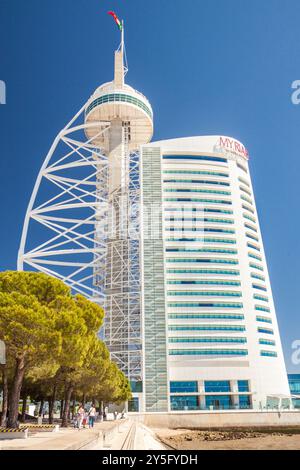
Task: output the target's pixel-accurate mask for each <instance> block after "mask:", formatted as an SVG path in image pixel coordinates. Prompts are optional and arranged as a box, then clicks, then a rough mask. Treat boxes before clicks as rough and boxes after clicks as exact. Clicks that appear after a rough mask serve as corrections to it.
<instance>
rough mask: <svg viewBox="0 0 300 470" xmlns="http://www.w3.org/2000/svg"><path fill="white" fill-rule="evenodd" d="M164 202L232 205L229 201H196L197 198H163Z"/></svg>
mask: <svg viewBox="0 0 300 470" xmlns="http://www.w3.org/2000/svg"><path fill="white" fill-rule="evenodd" d="M164 201H165V202H201V203H203V204H206V203H211V204H228V205H230V206H231V205H232V202H231V201H227V200H226V201H225V200H224V199H198V198H189V197H178V198H175V197H165V198H164Z"/></svg>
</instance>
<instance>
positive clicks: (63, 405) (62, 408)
mask: <svg viewBox="0 0 300 470" xmlns="http://www.w3.org/2000/svg"><path fill="white" fill-rule="evenodd" d="M64 407H65V401H64V400H60V419H63V414H64Z"/></svg>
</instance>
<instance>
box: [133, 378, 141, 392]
mask: <svg viewBox="0 0 300 470" xmlns="http://www.w3.org/2000/svg"><path fill="white" fill-rule="evenodd" d="M130 387H131V391H132V392H133V393H142V392H143V382H141V381H136V380H132V381H130Z"/></svg>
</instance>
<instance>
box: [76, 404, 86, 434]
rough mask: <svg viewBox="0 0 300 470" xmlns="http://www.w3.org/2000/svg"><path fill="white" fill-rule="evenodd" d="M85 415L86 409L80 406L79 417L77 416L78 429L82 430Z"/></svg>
mask: <svg viewBox="0 0 300 470" xmlns="http://www.w3.org/2000/svg"><path fill="white" fill-rule="evenodd" d="M84 413H85V411H84V408H83V406H82V405H80V406H79V408H78V416H77V423H78V429H81V428H82V422H83V418H84Z"/></svg>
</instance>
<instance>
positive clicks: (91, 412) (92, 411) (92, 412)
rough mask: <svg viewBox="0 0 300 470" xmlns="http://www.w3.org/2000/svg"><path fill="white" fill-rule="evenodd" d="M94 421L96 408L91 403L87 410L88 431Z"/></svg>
mask: <svg viewBox="0 0 300 470" xmlns="http://www.w3.org/2000/svg"><path fill="white" fill-rule="evenodd" d="M95 419H96V408H95V406H94V403H92V405H91V407H90V409H89V428H90V429H91V428H93V427H94V423H95Z"/></svg>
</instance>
